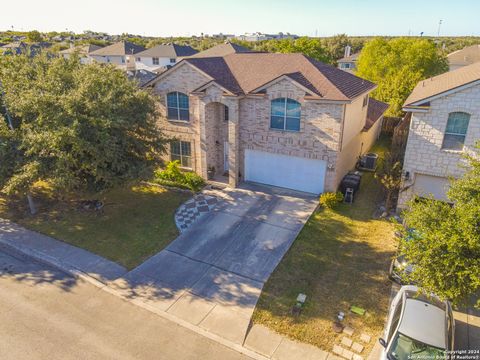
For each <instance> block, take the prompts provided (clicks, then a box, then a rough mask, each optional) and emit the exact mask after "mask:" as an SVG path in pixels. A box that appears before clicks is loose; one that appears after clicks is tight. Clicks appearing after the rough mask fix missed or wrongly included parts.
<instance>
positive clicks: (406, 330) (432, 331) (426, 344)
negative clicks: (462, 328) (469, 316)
mask: <svg viewBox="0 0 480 360" xmlns="http://www.w3.org/2000/svg"><path fill="white" fill-rule="evenodd" d="M454 338H455V321H454V319H453V313H452V308H451V306H450V303H449V302H448V301H441V300H440V299H439V298H437V297H436V296H432V297H428V298H427V297H426V296H424V295H422V294H421V293H420V292H419V290H418V288H417V287H416V286H414V285H407V286H402V288H401V289H400V290H399V292H398V293H397V295H396V296H395V298H394V299H393V301H392V305H391V307H390V313H389V315H388V322H387V327H386V329H385V333H384V337H383V338H380V339H379V342H380V344H381V345H382V346H383V347H384V349H383V351H382V356H381V359H382V360H385V359H388V360H416V359H417V360H425V359H432V360H434V359H442V358H445V359H446V358H448V352H449V351H450V350H453V346H454Z"/></svg>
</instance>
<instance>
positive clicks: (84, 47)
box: [60, 44, 102, 55]
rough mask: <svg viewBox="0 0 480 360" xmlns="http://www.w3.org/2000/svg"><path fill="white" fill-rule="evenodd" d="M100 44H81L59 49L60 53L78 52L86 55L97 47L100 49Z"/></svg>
mask: <svg viewBox="0 0 480 360" xmlns="http://www.w3.org/2000/svg"><path fill="white" fill-rule="evenodd" d="M101 48H102V47H101V46H98V45H92V44H89V45H81V46H75V47H71V48H68V49H65V50H62V51H60V54H73V53H75V52H76V53H78V54H80V55H87V54H90V53H91V52H93V51H97V50H98V49H101Z"/></svg>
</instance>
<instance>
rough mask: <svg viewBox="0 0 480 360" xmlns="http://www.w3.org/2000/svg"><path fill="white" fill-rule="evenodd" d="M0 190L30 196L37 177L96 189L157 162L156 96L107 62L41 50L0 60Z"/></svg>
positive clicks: (61, 187) (56, 184) (60, 184)
mask: <svg viewBox="0 0 480 360" xmlns="http://www.w3.org/2000/svg"><path fill="white" fill-rule="evenodd" d="M0 81H1V82H2V84H3V89H4V91H5V94H4V99H3V100H4V104H5V106H6V108H7V109H8V111H9V113H10V115H11V116H12V118H13V119H14V120H15V121H14V122H15V124H16V125H15V126H14V129H13V130H12V129H10V128H9V127H8V126H7V125H6V123H5V121H0V156H1V163H2V166H1V170H0V189H1V190H2V191H3V192H5V193H8V194H12V193H23V194H28V193H29V192H30V191H31V189H32V186H33V184H34V183H35V182H37V181H38V180H44V181H47V182H49V183H50V184H51V185H52V186H53V187H54V188H56V189H59V190H64V191H68V190H72V189H89V190H101V189H104V188H107V187H110V186H113V185H116V184H119V183H122V182H125V181H128V180H130V179H135V178H136V177H138V176H140V175H141V174H142V173H143V172H144V171H145V170H147V169H148V168H149V167H150V166H152V165H154V164H156V163H158V161H159V155H160V153H161V152H162V151H163V150H164V144H165V141H164V139H163V137H162V135H161V133H160V132H159V130H158V129H157V127H156V124H155V116H154V115H155V100H154V98H153V96H152V95H151V94H149V93H147V92H146V91H144V90H141V89H139V88H138V87H137V86H136V85H135V84H134V83H133V82H131V81H129V80H128V79H127V78H126V77H125V75H124V74H123V73H122V72H121V71H120V70H117V69H115V68H114V67H113V66H103V65H100V64H92V65H82V64H81V63H80V60H79V58H78V57H76V56H73V57H71V58H70V59H68V60H65V59H63V58H52V57H49V56H48V55H46V54H41V55H38V56H36V57H33V58H30V57H28V56H24V55H19V56H13V57H3V58H1V59H0Z"/></svg>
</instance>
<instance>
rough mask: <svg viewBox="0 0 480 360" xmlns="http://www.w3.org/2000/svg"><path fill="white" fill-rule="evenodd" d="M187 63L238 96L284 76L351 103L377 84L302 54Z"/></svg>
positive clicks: (236, 56) (327, 96) (248, 55)
mask: <svg viewBox="0 0 480 360" xmlns="http://www.w3.org/2000/svg"><path fill="white" fill-rule="evenodd" d="M222 59H223V61H222ZM185 61H187V62H189V63H191V64H192V65H194V66H196V67H197V68H199V69H200V70H202V71H204V72H205V73H207V74H208V75H210V76H211V77H212V78H213V79H214V80H215V81H219V82H221V85H222V86H223V87H225V88H226V89H228V90H230V91H232V92H233V93H236V94H240V93H244V94H248V93H252V92H253V91H254V90H256V89H257V88H260V87H261V86H263V85H265V84H267V83H269V82H271V81H272V80H275V79H277V78H279V77H281V76H282V75H286V76H289V77H291V78H292V79H293V80H295V81H297V82H298V83H300V84H301V85H303V86H304V87H306V88H308V89H309V90H311V92H312V93H313V95H314V96H317V97H321V98H324V99H328V100H339V101H342V100H343V101H346V100H350V99H353V98H355V97H357V96H358V95H360V94H362V93H364V92H366V91H369V90H372V89H374V88H375V84H373V83H371V82H369V81H367V80H364V79H361V78H359V77H357V76H355V75H353V74H349V73H347V72H345V71H342V70H339V69H337V68H335V67H333V66H330V65H326V64H323V63H321V62H318V61H315V60H313V59H310V58H308V57H306V56H305V55H303V54H271V53H239V54H231V55H227V56H224V57H223V58H187V59H185Z"/></svg>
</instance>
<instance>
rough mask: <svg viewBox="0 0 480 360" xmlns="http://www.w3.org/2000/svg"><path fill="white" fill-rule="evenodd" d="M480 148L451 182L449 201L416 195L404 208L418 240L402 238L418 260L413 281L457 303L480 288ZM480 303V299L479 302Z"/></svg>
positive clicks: (407, 250)
mask: <svg viewBox="0 0 480 360" xmlns="http://www.w3.org/2000/svg"><path fill="white" fill-rule="evenodd" d="M478 150H480V148H479V147H478V146H477V153H476V155H472V156H469V164H470V168H469V170H468V171H467V172H466V174H465V175H464V176H463V177H462V178H460V179H458V180H453V181H452V182H451V187H450V189H449V191H448V198H449V199H450V201H452V202H453V203H454V205H453V206H452V205H450V204H448V203H445V202H440V201H436V200H433V199H422V200H419V199H414V200H412V201H411V202H410V203H409V205H408V206H409V208H408V210H407V211H405V212H404V217H405V222H406V224H407V225H408V226H409V227H412V228H414V229H416V232H415V234H416V235H415V236H414V237H415V238H414V239H413V240H410V241H407V240H403V241H401V244H400V245H401V246H400V249H401V252H402V253H403V254H405V255H406V258H407V259H408V260H409V261H410V262H411V263H412V264H414V271H413V273H412V274H411V280H413V281H415V282H416V283H418V284H419V285H420V286H421V287H422V288H423V289H424V290H425V291H426V292H433V293H436V294H437V295H439V296H440V297H442V298H444V299H450V300H452V301H453V302H454V303H456V304H461V303H465V302H466V301H467V300H468V298H469V297H470V296H471V295H473V294H475V293H476V292H477V291H478V289H480V158H479V155H480V152H479V151H478ZM477 305H480V304H477Z"/></svg>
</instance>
